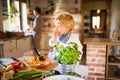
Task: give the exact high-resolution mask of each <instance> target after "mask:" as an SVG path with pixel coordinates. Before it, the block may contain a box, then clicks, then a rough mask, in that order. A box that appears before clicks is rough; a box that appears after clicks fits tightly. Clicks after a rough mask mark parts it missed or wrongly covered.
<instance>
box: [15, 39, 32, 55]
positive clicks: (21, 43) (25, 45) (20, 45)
mask: <svg viewBox="0 0 120 80" xmlns="http://www.w3.org/2000/svg"><path fill="white" fill-rule="evenodd" d="M16 44H17V54H18V55H17V57H20V56H22V55H23V52H25V51H28V50H31V49H32V37H25V38H20V39H17V40H16Z"/></svg>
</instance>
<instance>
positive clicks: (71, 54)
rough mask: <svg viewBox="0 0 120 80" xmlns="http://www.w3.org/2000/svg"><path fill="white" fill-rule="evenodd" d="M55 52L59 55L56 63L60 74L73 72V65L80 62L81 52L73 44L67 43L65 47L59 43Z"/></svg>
mask: <svg viewBox="0 0 120 80" xmlns="http://www.w3.org/2000/svg"><path fill="white" fill-rule="evenodd" d="M55 50H56V51H57V52H58V53H59V55H58V56H57V61H58V63H59V68H60V72H62V73H63V74H67V73H68V72H71V71H73V68H74V65H75V64H77V63H78V62H79V61H80V60H79V58H80V55H81V52H80V51H79V50H78V45H77V43H75V42H69V43H68V44H67V45H66V46H65V45H61V44H60V43H57V44H56V47H55Z"/></svg>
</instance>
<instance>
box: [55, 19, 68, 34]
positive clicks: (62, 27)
mask: <svg viewBox="0 0 120 80" xmlns="http://www.w3.org/2000/svg"><path fill="white" fill-rule="evenodd" d="M55 25H56V28H57V29H58V31H59V32H60V35H65V34H67V33H68V32H69V30H70V29H69V27H67V26H65V25H64V24H62V23H60V22H59V20H56V22H55Z"/></svg>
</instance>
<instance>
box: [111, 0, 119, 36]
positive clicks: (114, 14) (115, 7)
mask: <svg viewBox="0 0 120 80" xmlns="http://www.w3.org/2000/svg"><path fill="white" fill-rule="evenodd" d="M119 26H120V0H112V7H111V25H110V28H111V31H110V38H111V37H112V32H113V30H114V29H116V28H117V29H118V27H119ZM119 29H120V28H119Z"/></svg>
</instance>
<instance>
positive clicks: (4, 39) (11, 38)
mask: <svg viewBox="0 0 120 80" xmlns="http://www.w3.org/2000/svg"><path fill="white" fill-rule="evenodd" d="M30 36H31V35H28V36H20V37H10V38H7V37H5V38H3V39H0V42H1V43H2V41H7V40H13V39H21V38H26V37H30Z"/></svg>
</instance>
